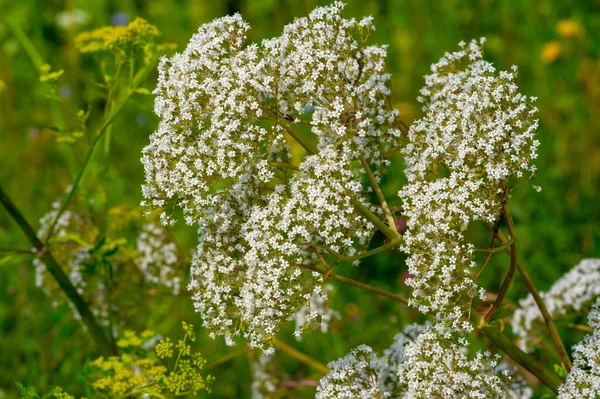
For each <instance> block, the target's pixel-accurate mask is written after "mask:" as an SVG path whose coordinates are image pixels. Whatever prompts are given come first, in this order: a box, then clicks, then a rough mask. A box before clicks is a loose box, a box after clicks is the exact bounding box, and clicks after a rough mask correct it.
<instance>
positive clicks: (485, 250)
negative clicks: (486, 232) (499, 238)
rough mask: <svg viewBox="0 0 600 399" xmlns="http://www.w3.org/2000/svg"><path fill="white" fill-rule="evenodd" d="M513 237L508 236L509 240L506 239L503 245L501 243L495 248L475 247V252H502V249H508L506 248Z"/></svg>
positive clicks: (510, 243) (512, 240)
mask: <svg viewBox="0 0 600 399" xmlns="http://www.w3.org/2000/svg"><path fill="white" fill-rule="evenodd" d="M514 241H515V240H514V238H512V237H511V238H510V240H508V241H507V242H506V243H505V244H504V245H501V246H499V247H496V248H475V251H477V252H487V253H490V254H495V253H497V252H502V251H508V248H509V247H510V246H511V245H512V243H513V242H514Z"/></svg>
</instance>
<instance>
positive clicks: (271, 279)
mask: <svg viewBox="0 0 600 399" xmlns="http://www.w3.org/2000/svg"><path fill="white" fill-rule="evenodd" d="M342 9H343V4H342V3H339V2H336V3H334V4H333V5H331V6H328V7H322V8H317V9H316V10H314V11H313V12H311V14H310V15H309V17H308V18H301V19H298V20H296V21H294V22H293V23H292V24H289V25H288V26H286V27H285V28H284V31H283V34H282V35H281V36H280V37H276V38H274V39H270V40H265V41H263V43H262V44H261V45H258V44H248V45H246V44H245V41H246V33H247V31H248V29H249V26H248V24H247V23H246V22H244V21H243V19H242V18H241V17H240V16H239V15H237V14H236V15H234V16H230V17H223V18H219V19H217V20H215V21H213V22H211V23H209V24H205V25H203V26H201V27H200V28H199V30H198V33H196V34H195V35H194V36H193V37H192V39H191V41H190V43H189V44H188V46H187V48H186V49H185V50H184V51H183V53H181V54H177V55H175V56H174V57H172V58H171V59H166V58H163V59H162V60H161V62H160V65H159V81H158V85H157V88H156V90H155V92H154V93H155V94H156V95H157V97H156V101H155V112H156V114H157V115H158V116H159V117H160V123H159V127H158V130H157V131H156V132H154V134H153V135H152V136H151V138H150V144H149V145H148V146H147V147H146V148H145V149H144V151H143V155H142V163H143V164H144V168H145V172H146V184H145V185H144V186H143V188H142V190H143V194H144V197H145V205H146V206H148V207H150V208H161V209H162V210H163V213H162V215H161V219H162V221H163V223H166V224H169V223H173V222H174V220H173V218H172V211H171V210H172V209H173V207H174V206H180V207H181V209H182V210H183V213H184V217H185V221H186V223H188V224H196V225H198V231H199V236H200V237H199V244H198V248H197V252H196V254H195V256H194V259H193V262H192V270H191V276H192V281H191V283H190V285H189V289H190V290H191V291H192V292H193V299H194V302H195V306H196V310H197V311H199V312H200V313H202V316H203V320H204V321H203V324H204V326H205V327H207V328H209V329H210V330H211V331H212V333H213V335H214V336H216V335H222V336H224V337H225V338H226V340H227V342H228V343H230V344H232V343H233V339H234V338H235V337H238V336H242V337H244V338H246V339H247V340H248V341H249V344H250V346H252V347H260V348H262V349H264V350H265V351H270V350H271V349H272V348H271V347H270V345H271V343H270V341H271V339H272V336H273V335H274V334H275V333H276V332H277V331H278V329H279V327H280V326H281V324H282V323H284V322H286V321H288V320H289V319H290V318H292V317H293V315H294V314H295V313H296V312H297V311H298V309H300V308H302V307H303V306H304V305H307V304H309V303H310V301H311V298H312V297H313V295H318V293H319V292H320V291H319V290H320V285H321V284H322V283H323V280H322V277H321V276H320V274H318V273H316V272H308V271H303V269H302V268H301V266H302V265H305V264H312V263H315V262H318V261H319V256H321V255H323V256H325V257H329V258H330V257H331V255H329V254H330V253H334V254H336V253H337V254H345V255H348V256H352V255H354V254H356V253H358V251H361V250H362V249H364V248H365V247H366V246H367V244H368V241H369V239H370V237H371V235H372V233H373V230H374V229H373V226H372V225H371V223H370V222H368V221H367V220H366V219H365V218H363V217H362V216H358V215H357V214H356V212H355V210H354V207H355V203H356V202H357V201H360V202H361V203H362V204H363V205H365V206H366V207H368V208H373V207H372V206H371V205H370V204H368V203H367V201H366V200H365V195H364V193H363V187H362V184H361V183H360V181H361V178H360V170H359V169H358V168H357V167H356V164H357V162H356V161H358V159H359V158H360V157H363V158H364V159H365V160H366V161H367V162H369V163H370V164H373V165H380V166H385V165H387V164H388V161H387V160H386V159H385V153H386V152H387V151H388V150H390V149H391V148H393V147H395V146H397V145H398V140H399V136H400V130H399V129H398V128H397V127H396V124H397V115H398V114H397V111H395V110H392V109H390V108H389V106H388V104H389V94H390V91H389V87H388V81H389V75H388V74H386V73H384V67H385V48H384V47H378V46H367V45H365V44H364V39H365V38H366V36H368V33H369V32H370V31H371V30H372V29H373V27H372V24H371V20H370V19H368V18H367V19H365V20H363V21H361V22H356V21H355V20H347V19H344V18H343V17H342ZM307 110H308V112H307ZM307 113H309V114H310V118H311V119H310V121H308V124H309V125H310V130H311V132H312V134H313V135H314V136H316V139H317V143H318V145H317V147H318V150H319V152H318V154H314V155H310V156H307V157H306V158H305V159H304V160H302V161H301V162H300V163H299V165H291V168H290V167H289V166H282V165H290V163H291V161H292V156H291V155H290V154H289V147H288V145H287V142H286V136H285V132H286V131H287V130H289V126H290V125H293V124H294V123H297V122H299V121H301V120H302V118H306V116H307V115H306V114H307ZM288 133H289V131H288ZM296 169H297V171H295V170H296ZM290 170H292V171H293V172H292V173H290ZM290 174H291V176H290ZM317 253H318V254H319V256H317ZM320 266H322V267H324V266H325V265H320ZM314 316H315V317H317V314H316V313H315V314H314ZM322 316H323V315H321V316H319V317H322ZM319 323H320V322H319ZM311 324H314V323H312V322H311ZM317 324H318V323H317Z"/></svg>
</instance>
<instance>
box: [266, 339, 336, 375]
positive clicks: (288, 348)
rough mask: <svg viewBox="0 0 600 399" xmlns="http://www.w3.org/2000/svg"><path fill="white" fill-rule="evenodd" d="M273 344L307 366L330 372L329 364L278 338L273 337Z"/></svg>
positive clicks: (322, 372)
mask: <svg viewBox="0 0 600 399" xmlns="http://www.w3.org/2000/svg"><path fill="white" fill-rule="evenodd" d="M273 345H274V346H275V348H277V349H279V350H280V351H282V352H285V353H287V354H288V355H290V356H291V357H293V358H294V359H296V360H298V361H299V362H300V363H304V364H306V365H307V366H309V367H312V368H313V369H315V370H317V371H318V372H320V373H321V374H328V373H329V369H328V368H327V366H325V365H324V364H322V363H321V362H319V361H317V360H315V359H313V358H312V357H310V356H308V355H306V354H304V353H302V352H300V351H298V350H297V349H295V348H292V347H291V346H289V345H288V344H286V343H284V342H282V341H280V340H278V339H273Z"/></svg>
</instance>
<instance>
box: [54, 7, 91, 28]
mask: <svg viewBox="0 0 600 399" xmlns="http://www.w3.org/2000/svg"><path fill="white" fill-rule="evenodd" d="M89 20H90V14H89V13H88V12H87V11H85V10H81V9H79V8H74V9H72V10H66V11H61V12H59V13H58V14H57V15H56V25H58V26H59V27H60V28H62V29H64V30H68V29H71V28H75V27H77V26H82V25H85V24H87V23H88V22H89Z"/></svg>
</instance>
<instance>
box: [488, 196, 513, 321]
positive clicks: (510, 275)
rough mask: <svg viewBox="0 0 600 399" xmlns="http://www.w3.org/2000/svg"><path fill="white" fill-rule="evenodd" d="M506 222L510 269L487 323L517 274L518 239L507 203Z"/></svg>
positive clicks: (505, 206)
mask: <svg viewBox="0 0 600 399" xmlns="http://www.w3.org/2000/svg"><path fill="white" fill-rule="evenodd" d="M504 220H506V225H507V226H508V232H509V233H510V240H511V245H510V267H509V269H508V273H507V274H506V277H505V278H504V281H503V282H502V287H500V291H498V296H497V297H496V301H494V304H493V305H492V308H491V309H490V311H489V312H488V313H487V314H486V315H485V321H486V322H488V321H490V320H491V319H492V317H493V316H494V314H495V313H496V311H497V310H498V309H499V308H500V305H501V304H502V300H503V299H504V297H505V296H506V292H507V291H508V287H509V285H510V282H511V280H512V278H513V276H514V274H515V263H516V260H517V246H516V244H515V239H516V238H515V225H514V223H513V220H512V214H511V212H510V206H509V205H508V202H506V204H505V205H504ZM506 245H508V244H505V245H503V246H506Z"/></svg>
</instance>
